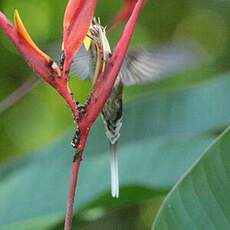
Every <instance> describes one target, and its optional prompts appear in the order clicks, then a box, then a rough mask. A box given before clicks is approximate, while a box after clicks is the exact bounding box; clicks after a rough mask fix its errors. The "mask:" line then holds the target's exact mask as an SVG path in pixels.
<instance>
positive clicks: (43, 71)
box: [0, 11, 60, 86]
mask: <svg viewBox="0 0 230 230" xmlns="http://www.w3.org/2000/svg"><path fill="white" fill-rule="evenodd" d="M0 27H1V28H2V29H3V30H4V31H5V32H6V34H7V35H8V37H9V38H10V40H11V41H12V42H13V43H14V45H15V46H16V48H17V49H18V50H19V52H20V53H21V54H22V56H23V57H24V58H25V60H26V62H27V63H28V64H29V65H30V66H31V67H32V69H33V70H34V71H35V72H36V73H37V74H38V75H40V76H41V77H42V78H43V79H44V80H45V81H47V82H48V83H49V84H51V85H52V86H55V82H54V81H52V78H56V77H60V70H59V68H58V67H57V66H56V65H55V63H54V62H53V61H52V59H51V58H50V57H49V56H48V55H46V54H45V53H43V52H42V51H41V50H40V49H39V48H38V47H37V46H36V45H35V43H34V42H33V41H32V39H31V38H30V36H29V34H28V33H27V31H26V29H25V27H24V25H23V24H22V21H21V19H20V17H19V14H18V12H17V11H15V27H14V26H13V25H12V24H11V23H10V22H9V20H8V19H7V18H6V17H5V15H3V14H2V13H1V12H0ZM54 67H56V68H54Z"/></svg>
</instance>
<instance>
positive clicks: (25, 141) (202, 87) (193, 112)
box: [0, 0, 230, 230]
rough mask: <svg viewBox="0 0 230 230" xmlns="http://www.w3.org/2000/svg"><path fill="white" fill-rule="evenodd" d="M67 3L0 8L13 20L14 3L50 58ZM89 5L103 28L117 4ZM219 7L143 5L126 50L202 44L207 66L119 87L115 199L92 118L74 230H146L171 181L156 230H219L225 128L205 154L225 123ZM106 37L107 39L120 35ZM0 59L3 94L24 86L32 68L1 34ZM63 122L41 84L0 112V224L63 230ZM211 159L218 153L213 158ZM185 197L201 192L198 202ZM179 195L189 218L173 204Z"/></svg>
mask: <svg viewBox="0 0 230 230" xmlns="http://www.w3.org/2000/svg"><path fill="white" fill-rule="evenodd" d="M65 3H66V2H65V1H62V0H57V1H55V4H54V3H53V1H51V0H50V1H39V0H31V1H25V0H21V1H16V0H2V1H1V2H0V10H1V11H4V12H6V14H7V16H8V17H11V12H12V11H13V9H14V8H18V9H19V11H20V12H21V13H22V15H21V16H22V18H23V19H24V22H25V24H26V27H27V28H28V30H29V31H30V33H31V34H32V37H33V38H34V40H36V41H37V43H39V45H41V47H43V48H44V50H49V51H50V53H52V52H54V50H56V49H57V47H58V48H59V47H60V46H61V45H60V41H58V38H59V37H60V34H61V31H62V26H61V25H62V19H63V13H62V12H63V10H64V8H65ZM98 4H99V6H98V8H97V15H98V16H99V15H100V17H101V20H102V21H103V22H106V23H109V22H111V20H112V17H111V15H113V13H114V12H115V11H116V10H117V11H118V10H119V8H120V4H121V1H110V2H109V3H108V1H106V0H100V1H98ZM229 9H230V6H229V3H228V1H216V0H208V1H205V2H201V1H185V0H177V1H174V2H172V1H170V0H165V1H154V0H149V2H148V3H147V4H146V7H145V9H144V11H143V13H142V15H141V18H140V22H139V24H138V26H137V31H136V33H135V36H134V40H133V43H132V46H133V47H136V46H144V45H146V44H154V45H156V44H158V43H162V42H168V41H171V40H176V41H180V39H183V38H185V37H186V38H189V39H194V40H196V41H198V42H200V43H201V45H202V46H203V47H204V48H205V50H207V51H208V52H209V55H210V62H209V64H207V65H206V66H203V67H201V68H199V69H196V70H194V71H192V72H191V71H187V72H184V73H181V74H176V75H175V76H173V77H171V78H169V79H167V80H164V81H160V82H157V83H152V84H149V85H145V86H135V87H131V88H128V89H125V99H126V103H125V105H124V107H125V108H124V109H125V112H124V113H125V122H124V127H123V129H122V134H121V135H122V136H121V142H120V145H119V149H118V151H119V160H120V171H121V184H122V188H121V198H120V199H119V200H113V199H112V198H110V195H109V188H110V187H109V169H108V167H109V166H108V152H107V151H108V150H107V148H108V146H107V142H106V138H105V136H104V127H103V124H102V122H101V121H100V120H98V122H97V123H96V125H95V127H94V128H93V130H92V133H91V136H90V140H89V143H88V146H87V152H86V155H85V158H84V161H83V164H82V169H81V172H80V174H81V175H80V178H81V179H80V182H79V183H80V186H79V188H80V190H79V195H78V197H77V203H78V204H79V207H77V208H78V215H77V216H76V221H75V222H76V223H75V224H76V226H77V227H78V229H95V228H100V229H117V228H118V226H119V229H128V228H131V229H137V230H139V229H144V230H145V229H150V228H151V226H152V223H153V221H154V219H155V215H156V212H157V211H158V210H159V206H160V205H161V202H162V200H163V199H164V198H165V196H166V194H167V193H168V192H169V190H171V188H172V187H174V186H176V187H174V188H173V190H171V191H170V192H169V195H168V196H167V197H166V200H165V201H164V202H163V203H162V207H161V208H160V212H159V213H158V214H157V218H158V219H157V220H155V221H156V222H155V229H164V224H165V223H168V226H169V225H170V227H171V229H180V228H181V229H183V227H179V226H178V225H174V224H175V221H174V220H175V218H176V220H177V223H179V224H180V226H188V225H189V226H191V228H192V226H193V224H194V223H196V224H197V226H198V227H197V228H198V229H204V228H202V227H201V226H203V225H202V224H204V223H205V224H210V219H212V220H213V223H214V224H216V226H218V227H219V224H220V223H218V221H221V224H222V225H221V227H222V228H221V227H219V229H227V228H224V226H226V225H224V224H227V226H228V224H229V223H228V221H227V219H228V217H229V212H228V210H229V204H230V203H229V200H228V194H229V188H228V187H229V184H228V181H227V179H226V177H227V176H226V175H228V174H226V175H224V172H223V171H222V169H223V165H224V166H225V168H226V172H228V166H229V158H228V155H229V154H228V152H229V151H228V149H229V143H230V140H229V131H226V132H225V133H224V134H223V135H221V136H220V137H219V138H218V140H217V141H215V143H214V144H212V147H210V148H209V149H208V150H207V151H204V150H205V148H206V147H207V146H210V144H211V142H212V141H213V139H214V138H216V137H217V136H218V135H219V134H220V133H222V131H223V130H224V129H225V128H226V127H227V126H228V125H229V122H230V117H229V114H230V111H229V110H230V107H229V97H230V95H229V94H230V77H229V76H230V74H229V72H228V71H229V69H230V68H229V67H230V63H229V58H230V56H229V55H230V53H229V47H230V39H229V36H230V33H229V28H230V15H229ZM35 12H36V13H35ZM34 15H36V17H35V16H34ZM31 18H32V19H33V20H31ZM50 28H52V29H50ZM110 37H111V42H112V43H113V44H115V42H116V41H117V39H118V37H119V30H118V31H116V32H112V33H111V36H110ZM57 41H58V42H57ZM143 41H144V42H143ZM0 53H1V58H0V67H1V73H0V86H1V90H0V98H1V99H3V98H5V97H6V96H7V95H8V94H9V93H10V92H12V91H13V90H14V89H16V88H17V87H18V86H20V85H21V84H22V83H23V82H24V81H25V80H26V79H29V78H30V77H31V76H30V75H31V72H30V70H29V69H28V68H27V66H26V65H25V64H24V62H23V61H22V60H21V59H20V58H19V57H18V54H17V52H16V51H15V49H14V48H13V47H12V46H11V45H10V44H9V42H8V41H7V38H6V37H5V35H3V33H2V32H0ZM12 66H13V68H12ZM71 86H72V89H73V90H74V91H75V92H78V97H79V100H81V101H83V100H84V98H85V97H86V95H87V94H88V92H89V90H90V86H89V84H88V83H87V82H82V81H79V80H76V79H72V81H71ZM31 108H33V109H32V110H31ZM71 127H72V118H71V116H70V115H69V114H68V111H67V108H66V106H65V105H64V102H63V101H61V100H60V99H59V98H58V96H57V95H56V93H55V92H54V91H53V90H52V89H49V88H48V87H46V86H45V85H43V84H41V85H39V86H38V87H37V88H35V89H34V90H33V91H32V92H31V93H30V94H29V95H28V96H26V98H24V99H23V100H22V101H20V102H19V103H17V104H16V105H15V106H14V107H12V108H11V109H10V110H8V111H6V112H5V113H3V114H1V119H0V130H1V132H0V150H1V151H0V159H1V165H0V187H1V189H0V197H1V202H0V203H1V204H0V217H1V218H0V229H26V228H27V229H62V221H63V215H64V208H65V205H66V203H65V201H66V198H67V192H68V182H69V176H70V166H71V159H72V155H66V154H64V153H68V152H71V149H70V147H69V145H68V142H69V141H68V140H69V139H70V137H71V136H72V134H73V129H72V128H71ZM219 156H222V157H224V161H223V162H220V161H219V160H218V157H219ZM226 165H227V166H226ZM203 167H205V170H203ZM207 170H208V171H207ZM204 172H206V174H204ZM214 172H215V173H214ZM205 175H206V178H205V177H204V176H205ZM181 177H182V178H183V179H180V178H181ZM205 179H207V180H208V181H209V184H208V185H207V183H206V182H205ZM217 179H218V180H217ZM178 180H179V181H180V183H178ZM191 180H192V182H196V183H195V186H193V185H192V184H191ZM35 182H36V186H35ZM175 184H176V185H175ZM201 185H204V186H202V189H201ZM218 187H220V188H221V190H217V189H216V188H218ZM194 190H195V191H197V190H199V197H197V196H196V197H195V194H194V193H193V192H192V191H194ZM178 191H179V192H180V194H182V195H181V196H182V197H183V198H184V199H183V201H184V202H183V204H184V205H185V207H188V206H189V207H192V208H190V211H191V212H192V213H191V212H186V211H185V210H184V209H183V210H182V209H181V208H182V206H181V205H182V204H181V203H180V197H178ZM214 197H216V200H217V201H218V202H216V201H215V200H214ZM201 199H202V201H203V202H204V203H201V202H200V200H201ZM12 204H13V208H10V207H11V206H12ZM196 204H197V205H196ZM218 204H221V205H222V206H221V207H223V208H222V211H218V210H219V209H218V207H219V206H218ZM217 206H218V207H217ZM202 207H203V208H202ZM204 207H205V209H204ZM172 209H173V211H174V212H173V213H172V212H171V210H172ZM201 209H202V210H203V212H202V214H200V215H198V214H197V213H200V211H201ZM220 209H221V208H220ZM188 213H189V214H191V219H188ZM176 214H177V216H176V217H175V215H176ZM218 215H221V217H220V218H218ZM208 216H209V219H208ZM224 216H225V217H224ZM200 218H202V220H201V219H200ZM221 218H222V219H221ZM188 223H189V224H188ZM207 226H209V228H208V229H212V227H213V226H212V225H211V224H210V225H207ZM169 229H170V228H169Z"/></svg>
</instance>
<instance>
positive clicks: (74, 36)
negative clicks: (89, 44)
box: [63, 0, 96, 72]
mask: <svg viewBox="0 0 230 230" xmlns="http://www.w3.org/2000/svg"><path fill="white" fill-rule="evenodd" d="M95 7H96V0H90V1H85V0H70V1H69V3H68V5H67V7H66V11H65V17H64V35H63V36H64V38H63V49H64V55H65V62H64V70H65V71H64V72H69V69H70V66H71V64H72V60H73V58H74V56H75V54H76V53H77V51H78V50H79V48H80V47H81V44H82V42H83V40H84V38H85V35H86V33H87V32H88V30H89V26H90V23H91V21H92V17H93V15H94V11H95Z"/></svg>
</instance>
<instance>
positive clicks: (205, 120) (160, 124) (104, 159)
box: [0, 76, 230, 229]
mask: <svg viewBox="0 0 230 230" xmlns="http://www.w3.org/2000/svg"><path fill="white" fill-rule="evenodd" d="M229 83H230V79H229V77H228V76H223V77H221V78H220V79H215V80H213V81H211V82H207V83H205V84H202V85H200V86H196V87H195V86H194V87H192V88H190V89H188V90H183V91H181V90H180V91H172V92H169V93H165V94H164V93H162V92H161V93H152V94H150V93H148V94H146V95H145V96H143V97H141V98H139V99H137V100H136V101H133V102H130V103H128V104H126V105H125V108H126V109H125V119H124V127H123V129H122V138H121V141H120V146H119V159H120V176H121V185H122V186H133V185H134V186H141V187H147V188H149V189H155V190H156V191H157V190H158V191H159V190H162V189H163V190H165V189H168V188H170V187H171V186H172V185H173V184H174V183H175V182H176V181H177V180H178V178H180V176H181V175H182V174H183V173H184V172H185V171H186V170H187V169H188V168H189V167H190V166H191V165H192V164H193V163H194V161H195V160H196V159H197V158H198V157H199V155H200V153H201V150H202V149H203V148H204V146H206V145H207V144H208V143H210V138H205V137H204V136H201V135H200V133H204V132H207V131H209V130H215V129H219V128H221V127H222V126H225V125H227V124H228V123H229V121H230V118H229V116H228V114H229V113H230V111H229V110H230V108H229V106H225V105H226V104H227V103H228V98H229V96H230V90H229V85H230V84H229ZM197 111H199V112H197ZM103 133H104V127H103V124H102V123H101V122H98V123H97V124H96V125H95V127H94V129H93V130H92V134H91V136H90V139H89V142H88V146H87V150H86V154H85V160H84V161H83V163H82V167H81V171H80V180H79V191H78V196H77V198H78V199H77V207H78V208H82V207H85V206H87V205H88V204H89V203H91V202H92V201H94V200H95V199H97V198H98V197H100V196H101V195H103V194H104V193H105V192H107V193H108V191H109V188H110V185H109V183H110V182H109V179H110V178H109V159H108V151H107V149H108V146H107V141H106V138H105V135H104V134H103ZM197 134H198V136H197ZM35 135H36V133H35ZM194 135H196V137H194ZM70 139H71V136H70V135H67V136H65V137H64V138H62V139H60V140H59V141H57V142H56V143H54V144H53V145H51V146H50V147H49V148H46V149H44V150H41V151H38V152H36V153H34V154H33V155H31V156H29V157H27V158H24V159H21V160H19V161H16V162H11V163H10V164H9V165H8V166H2V167H1V170H0V187H1V190H0V197H1V203H0V217H1V218H0V226H2V228H4V227H6V228H7V229H15V228H16V226H17V229H19V227H20V226H21V228H22V229H23V228H24V226H25V224H27V226H28V225H29V224H31V226H34V225H36V226H40V224H42V226H43V228H44V224H46V225H49V224H52V223H55V222H56V221H57V220H61V219H62V218H63V214H64V210H65V205H66V200H67V195H68V184H69V178H70V173H71V161H72V154H71V153H72V150H71V149H70V147H69V142H70ZM99 143H100V145H99ZM137 169H138V170H137ZM140 199H142V197H141V196H140ZM3 226H4V227H3ZM33 229H34V227H33ZM38 229H42V227H38Z"/></svg>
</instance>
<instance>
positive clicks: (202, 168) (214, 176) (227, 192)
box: [153, 128, 230, 230]
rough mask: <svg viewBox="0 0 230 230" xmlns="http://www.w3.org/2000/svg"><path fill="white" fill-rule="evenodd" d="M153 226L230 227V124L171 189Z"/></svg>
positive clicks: (155, 227) (161, 227)
mask: <svg viewBox="0 0 230 230" xmlns="http://www.w3.org/2000/svg"><path fill="white" fill-rule="evenodd" d="M153 229H155V230H157V229H159V230H164V229H167V230H169V229H172V230H175V229H177V230H180V229H186V230H187V229H188V230H189V229H202V230H203V229H210V230H212V229H213V230H214V229H219V230H227V229H230V128H228V129H227V130H226V131H225V132H224V133H223V134H222V135H220V137H219V138H218V139H217V140H216V141H215V142H214V143H213V144H212V145H211V146H210V147H209V148H208V149H207V150H206V151H205V152H204V153H203V154H202V155H201V157H200V159H199V161H197V162H196V163H195V164H194V165H193V167H192V168H191V170H189V172H188V173H187V174H186V175H185V176H184V177H183V178H182V179H181V180H180V181H179V182H178V183H177V184H176V185H175V187H174V188H173V189H172V190H171V192H170V193H169V195H168V197H167V198H166V199H165V201H164V203H163V205H162V207H161V209H160V211H159V213H158V217H157V219H156V221H155V224H154V227H153Z"/></svg>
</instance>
